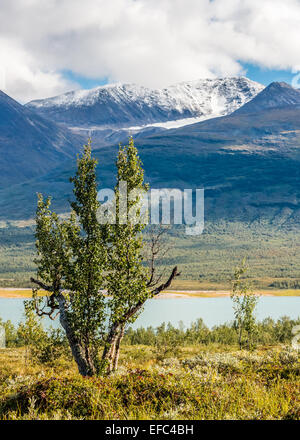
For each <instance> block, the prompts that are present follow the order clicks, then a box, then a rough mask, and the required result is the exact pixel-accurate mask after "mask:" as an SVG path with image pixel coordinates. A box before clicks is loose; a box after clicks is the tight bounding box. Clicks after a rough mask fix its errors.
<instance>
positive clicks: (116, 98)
mask: <svg viewBox="0 0 300 440" xmlns="http://www.w3.org/2000/svg"><path fill="white" fill-rule="evenodd" d="M263 88H264V86H262V85H261V84H258V83H256V82H254V81H251V80H249V79H247V78H244V77H237V78H223V79H206V80H198V81H190V82H182V83H179V84H176V85H173V86H170V87H168V88H164V89H160V90H159V89H149V88H146V87H141V86H137V85H134V84H113V85H107V86H101V87H97V88H95V89H92V90H78V91H73V92H69V93H66V94H64V95H61V96H57V97H54V98H50V99H43V100H38V101H32V102H29V103H28V104H27V107H28V108H30V109H34V110H35V111H37V112H38V113H39V114H41V115H43V116H46V117H48V118H50V119H53V120H54V121H56V122H63V123H65V124H67V125H68V126H71V127H81V128H82V127H90V128H94V130H95V129H97V128H98V129H99V128H114V129H115V128H121V127H135V126H146V125H151V124H157V123H165V122H169V121H178V120H184V119H190V118H198V119H207V118H211V117H215V116H222V115H226V114H229V113H232V112H233V111H234V110H236V109H237V108H239V107H241V106H242V105H244V104H245V103H246V102H248V101H249V100H251V99H252V98H254V97H255V96H256V95H257V94H258V93H259V92H260V91H261V90H263ZM187 122H188V123H191V121H187ZM181 125H184V121H183V122H182V121H181Z"/></svg>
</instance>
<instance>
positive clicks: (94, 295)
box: [31, 139, 179, 376]
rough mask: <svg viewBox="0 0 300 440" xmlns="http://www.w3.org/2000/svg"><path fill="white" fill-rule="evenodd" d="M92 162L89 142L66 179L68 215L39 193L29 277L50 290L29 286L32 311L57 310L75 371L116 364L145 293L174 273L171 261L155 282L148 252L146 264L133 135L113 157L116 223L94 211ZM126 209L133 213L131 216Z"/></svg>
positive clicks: (143, 186) (111, 367)
mask: <svg viewBox="0 0 300 440" xmlns="http://www.w3.org/2000/svg"><path fill="white" fill-rule="evenodd" d="M96 164H97V162H96V161H95V159H93V157H92V152H91V143H90V142H89V143H88V145H86V146H85V147H84V152H83V154H82V156H81V157H79V158H78V161H77V172H76V175H75V177H73V178H71V182H72V183H73V185H74V189H73V192H74V196H75V201H74V202H72V203H71V208H72V212H71V214H70V217H69V218H68V219H66V220H64V219H61V218H59V216H58V215H57V214H56V213H55V212H52V211H51V209H50V202H51V201H50V199H49V198H47V199H46V200H44V198H43V197H42V196H41V195H39V198H38V207H37V214H36V247H37V254H38V258H37V260H36V264H37V267H38V269H37V275H38V279H34V278H32V279H31V281H32V282H34V283H35V285H37V286H38V287H39V288H43V289H45V290H46V291H48V292H50V295H49V296H48V297H47V299H46V301H45V300H44V299H43V298H41V297H38V295H37V290H36V289H34V304H35V309H36V312H37V313H38V314H39V315H41V316H42V315H45V314H46V315H48V316H50V317H51V318H54V317H55V316H56V315H59V318H60V323H61V325H62V327H63V329H64V330H65V332H66V336H67V338H68V341H69V344H70V348H71V350H72V354H73V357H74V359H75V361H76V363H77V365H78V369H79V372H80V373H81V374H82V375H89V376H92V375H94V374H99V373H100V372H101V371H103V369H104V368H105V369H106V371H107V372H108V373H109V372H111V371H112V370H114V369H116V368H117V364H118V357H119V350H120V343H121V340H122V338H123V335H124V331H125V327H126V325H127V324H128V323H129V322H133V321H134V320H135V319H136V317H137V316H138V313H139V312H140V311H141V310H142V307H143V305H144V303H145V301H146V300H147V299H148V298H151V297H152V296H154V295H157V294H158V293H159V292H161V290H163V289H165V288H167V287H169V286H170V284H171V282H172V280H173V279H174V278H175V277H176V276H178V275H179V273H178V270H177V267H174V268H173V270H172V273H171V274H170V276H169V277H168V279H167V281H166V282H164V283H162V284H160V285H155V284H153V279H154V272H155V266H154V259H155V258H154V257H153V258H151V259H150V261H151V265H150V270H147V268H146V263H147V262H146V261H144V259H143V248H144V245H145V243H144V240H143V237H142V235H141V233H142V231H143V229H144V227H145V224H146V222H145V223H142V222H137V221H136V220H135V219H136V218H140V215H141V197H142V195H143V192H145V191H147V189H148V185H147V184H146V183H145V182H144V171H143V169H142V164H141V161H140V159H139V157H138V153H137V150H136V148H135V147H134V143H133V140H132V139H130V142H129V145H127V146H124V147H122V146H120V149H119V154H118V158H117V182H116V187H115V207H116V223H115V224H103V223H102V222H99V220H98V217H97V213H98V211H99V208H100V202H99V201H98V200H97V194H98V188H97V181H96ZM124 182H125V183H126V185H127V193H126V200H125V202H126V203H125V205H127V210H126V213H125V217H124V210H123V209H122V206H121V205H122V203H123V204H124V198H123V199H121V196H120V184H122V183H124ZM132 212H134V213H135V216H134V215H133V216H131V215H130V213H132ZM158 278H159V277H158ZM105 291H106V292H107V293H108V297H107V296H106V294H105ZM101 347H103V353H102V356H100V355H99V353H100V348H101Z"/></svg>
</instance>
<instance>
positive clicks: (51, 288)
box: [30, 277, 54, 292]
mask: <svg viewBox="0 0 300 440" xmlns="http://www.w3.org/2000/svg"><path fill="white" fill-rule="evenodd" d="M30 281H31V282H32V283H34V284H37V285H38V286H39V287H41V288H42V289H44V290H46V291H47V292H53V290H54V288H53V287H52V286H47V285H46V284H44V283H43V282H42V281H39V280H36V279H35V278H32V277H31V278H30Z"/></svg>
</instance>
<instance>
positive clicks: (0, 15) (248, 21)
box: [0, 0, 300, 102]
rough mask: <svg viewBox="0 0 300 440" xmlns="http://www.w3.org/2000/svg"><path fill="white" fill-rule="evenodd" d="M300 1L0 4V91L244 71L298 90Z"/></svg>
mask: <svg viewBox="0 0 300 440" xmlns="http://www.w3.org/2000/svg"><path fill="white" fill-rule="evenodd" d="M299 41H300V0H285V1H282V0H113V1H110V2H109V1H107V0H85V1H84V2H83V1H82V0H1V10H0V89H2V90H3V91H4V92H6V93H7V94H9V95H10V96H12V97H13V98H15V99H17V100H18V101H20V102H27V101H29V100H32V99H40V98H46V97H50V96H54V95H57V94H61V93H64V92H66V91H69V90H73V89H78V88H92V87H96V86H97V85H102V84H106V83H113V82H127V83H128V82H129V83H137V84H140V85H144V86H146V87H154V88H161V87H165V86H168V85H171V84H174V83H176V82H180V81H188V80H196V79H200V78H216V77H224V76H238V75H245V76H248V77H249V78H250V79H253V80H256V81H258V82H261V83H263V84H266V85H267V84H269V83H270V82H272V81H286V82H289V83H291V84H293V85H295V86H298V87H300V75H298V74H299V72H300V51H299Z"/></svg>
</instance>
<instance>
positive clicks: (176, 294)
mask: <svg viewBox="0 0 300 440" xmlns="http://www.w3.org/2000/svg"><path fill="white" fill-rule="evenodd" d="M255 293H257V294H258V295H261V296H300V290H298V289H297V290H296V289H295V290H292V289H282V290H274V291H272V290H269V291H266V290H258V291H257V292H255ZM31 294H32V289H30V288H13V287H2V288H0V298H7V299H9V298H11V299H13V298H14V299H18V298H19V299H28V298H31ZM40 294H41V295H43V294H45V292H43V291H40ZM228 296H230V291H229V290H183V289H178V290H167V291H164V292H162V293H160V294H159V295H158V296H157V297H156V298H155V299H179V298H224V297H228Z"/></svg>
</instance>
